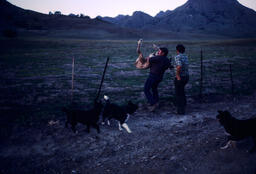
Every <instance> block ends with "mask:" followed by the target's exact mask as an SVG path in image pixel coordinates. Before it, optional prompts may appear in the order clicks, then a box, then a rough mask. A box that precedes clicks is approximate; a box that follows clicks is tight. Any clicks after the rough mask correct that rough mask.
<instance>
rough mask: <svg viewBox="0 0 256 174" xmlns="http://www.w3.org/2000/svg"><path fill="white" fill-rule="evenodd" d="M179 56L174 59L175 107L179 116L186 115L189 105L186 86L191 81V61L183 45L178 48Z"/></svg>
mask: <svg viewBox="0 0 256 174" xmlns="http://www.w3.org/2000/svg"><path fill="white" fill-rule="evenodd" d="M176 51H177V56H176V57H175V58H174V68H175V79H174V86H175V105H176V107H177V114H180V115H184V114H185V110H186V105H187V100H186V95H185V86H186V84H187V83H188V81H189V72H188V67H189V61H188V57H187V56H186V55H185V54H184V52H185V47H184V46H183V45H177V46H176Z"/></svg>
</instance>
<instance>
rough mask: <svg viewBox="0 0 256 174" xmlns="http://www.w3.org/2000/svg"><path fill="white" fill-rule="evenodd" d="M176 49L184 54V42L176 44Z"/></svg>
mask: <svg viewBox="0 0 256 174" xmlns="http://www.w3.org/2000/svg"><path fill="white" fill-rule="evenodd" d="M176 51H177V52H179V53H181V54H183V53H184V52H185V47H184V46H183V45H182V44H178V45H177V46H176Z"/></svg>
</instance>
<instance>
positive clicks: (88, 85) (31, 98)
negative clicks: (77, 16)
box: [0, 38, 256, 118]
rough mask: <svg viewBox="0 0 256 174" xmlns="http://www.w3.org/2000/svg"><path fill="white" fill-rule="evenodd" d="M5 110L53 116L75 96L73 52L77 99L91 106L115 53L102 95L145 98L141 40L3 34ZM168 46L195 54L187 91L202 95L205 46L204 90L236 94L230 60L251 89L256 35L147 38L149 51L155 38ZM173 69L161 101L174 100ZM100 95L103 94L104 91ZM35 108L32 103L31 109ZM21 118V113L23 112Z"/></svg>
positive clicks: (242, 88)
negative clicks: (139, 51)
mask: <svg viewBox="0 0 256 174" xmlns="http://www.w3.org/2000/svg"><path fill="white" fill-rule="evenodd" d="M0 42H1V45H2V46H1V48H0V71H1V72H0V79H1V87H0V93H1V94H0V95H1V100H0V105H1V110H2V111H4V112H7V111H9V110H13V109H14V110H18V111H19V112H18V111H17V112H18V114H20V115H25V116H23V117H27V116H28V115H29V116H32V115H33V116H34V113H35V112H36V113H37V115H39V116H41V115H44V117H54V116H55V115H56V113H59V111H60V108H61V107H62V106H65V105H68V104H69V103H70V98H71V72H72V58H73V57H74V58H75V79H74V102H75V103H78V104H79V105H82V106H87V105H88V104H90V103H91V102H92V100H93V99H94V98H95V96H96V93H97V89H98V87H99V84H100V80H101V75H102V73H103V68H104V65H105V61H106V58H107V57H110V62H109V66H108V69H107V72H106V76H105V81H104V84H103V87H102V95H103V94H106V95H108V96H109V97H110V98H111V99H112V100H114V101H117V102H118V103H123V102H125V101H127V100H132V101H136V102H140V103H146V101H145V97H144V93H143V86H144V82H145V80H146V78H147V74H148V70H138V69H136V68H135V66H134V61H135V60H136V58H137V54H136V51H135V50H136V46H137V41H136V40H79V39H56V38H18V39H4V38H1V39H0ZM153 43H155V44H157V45H159V46H165V47H167V48H168V49H169V57H172V58H173V57H174V56H175V55H176V52H175V46H176V45H177V44H178V43H182V44H184V45H185V46H186V53H187V55H188V56H189V60H190V74H191V76H190V82H189V84H188V85H187V91H188V92H187V95H188V96H197V95H199V86H200V50H201V49H202V50H203V59H204V62H203V63H204V67H203V70H204V76H203V77H204V83H203V87H204V88H203V94H222V95H223V94H224V95H230V94H231V82H230V72H229V64H232V70H233V72H232V73H233V81H234V93H235V95H238V94H249V93H250V92H252V91H253V90H254V88H255V86H256V82H255V77H256V69H255V65H256V39H237V40H214V41H212V40H210V41H205V40H204V41H200V40H199V41H196V40H195V41H186V40H184V41H176V40H173V41H152V40H148V41H144V43H143V46H142V51H143V53H144V55H148V54H149V53H151V52H152V51H153V48H152V44H153ZM173 76H174V73H173V70H168V71H167V73H166V74H165V77H164V80H163V82H162V83H161V84H160V87H159V93H160V97H161V101H162V102H171V99H172V96H173V93H174V89H173V78H174V77H173ZM102 95H101V97H102ZM31 108H32V109H31ZM19 118H22V116H20V117H19Z"/></svg>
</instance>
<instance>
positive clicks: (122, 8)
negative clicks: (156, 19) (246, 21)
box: [8, 0, 256, 18]
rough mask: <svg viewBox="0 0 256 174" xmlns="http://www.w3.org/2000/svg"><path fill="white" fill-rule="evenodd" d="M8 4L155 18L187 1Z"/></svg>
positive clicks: (247, 2)
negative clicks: (161, 12)
mask: <svg viewBox="0 0 256 174" xmlns="http://www.w3.org/2000/svg"><path fill="white" fill-rule="evenodd" d="M8 1H9V2H10V3H12V4H14V5H17V6H19V7H22V8H24V9H30V10H34V11H38V12H41V13H46V14H48V13H49V11H52V12H54V11H61V12H62V14H66V15H67V14H70V13H74V14H80V13H83V14H85V15H88V16H90V17H91V18H95V17H96V16H98V15H100V16H109V17H115V16H117V15H118V14H123V15H132V13H133V12H134V11H143V12H145V13H147V14H149V15H151V16H155V15H156V14H157V13H158V12H159V11H161V10H162V11H166V10H173V9H175V8H176V7H178V6H181V5H183V4H184V3H185V2H186V1H187V0H157V1H156V0H155V1H152V0H8ZM238 1H239V2H240V3H241V4H243V5H244V6H247V7H249V8H252V9H254V10H256V0H238Z"/></svg>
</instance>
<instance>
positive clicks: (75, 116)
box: [62, 102, 103, 133]
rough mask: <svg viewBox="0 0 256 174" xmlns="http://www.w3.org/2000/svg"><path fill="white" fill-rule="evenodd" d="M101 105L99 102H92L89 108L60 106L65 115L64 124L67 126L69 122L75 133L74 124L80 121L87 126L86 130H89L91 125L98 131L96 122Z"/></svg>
mask: <svg viewBox="0 0 256 174" xmlns="http://www.w3.org/2000/svg"><path fill="white" fill-rule="evenodd" d="M102 107H103V105H102V103H101V102H94V106H93V108H92V109H89V110H79V109H68V108H65V107H64V108H62V111H63V112H65V113H66V115H67V120H66V124H65V126H66V127H68V123H69V124H71V127H72V130H73V131H74V133H77V131H76V125H77V123H82V124H84V125H86V126H87V132H90V126H92V127H94V128H95V129H97V132H98V133H100V128H99V125H98V122H99V118H100V114H101V111H102Z"/></svg>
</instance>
